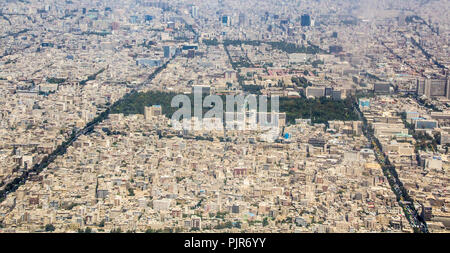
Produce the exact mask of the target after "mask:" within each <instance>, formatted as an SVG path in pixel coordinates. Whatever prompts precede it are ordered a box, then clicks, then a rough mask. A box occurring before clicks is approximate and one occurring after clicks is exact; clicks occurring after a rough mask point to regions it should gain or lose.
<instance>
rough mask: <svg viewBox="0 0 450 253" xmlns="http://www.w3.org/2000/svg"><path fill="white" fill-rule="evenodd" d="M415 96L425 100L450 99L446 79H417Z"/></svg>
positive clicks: (449, 85) (449, 88) (449, 89)
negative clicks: (425, 98)
mask: <svg viewBox="0 0 450 253" xmlns="http://www.w3.org/2000/svg"><path fill="white" fill-rule="evenodd" d="M416 93H417V95H419V96H425V97H427V98H434V97H445V98H447V99H450V84H449V80H448V78H426V79H417V90H416Z"/></svg>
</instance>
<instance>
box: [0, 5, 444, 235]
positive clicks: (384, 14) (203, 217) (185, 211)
mask: <svg viewBox="0 0 450 253" xmlns="http://www.w3.org/2000/svg"><path fill="white" fill-rule="evenodd" d="M449 9H450V4H449V3H448V1H445V0H434V1H432V0H428V1H426V0H424V1H421V0H410V1H395V0H383V1H381V0H380V1H370V0H362V1H351V0H342V1H332V0H320V1H313V0H281V1H280V0H278V1H275V0H264V1H258V0H245V1H244V0H206V1H201V0H189V1H188V0H171V1H159V0H121V1H119V0H109V1H106V0H95V1H88V0H66V1H55V0H28V1H14V0H9V1H2V2H1V3H0V92H1V94H2V96H0V105H1V106H0V233H40V232H42V233H44V232H45V233H50V232H55V233H158V232H163V233H181V232H184V233H186V232H189V233H244V232H245V233H371V232H375V233H448V232H449V229H450V193H449V192H448V190H449V186H448V182H449V179H450V176H448V170H449V168H450V153H449V146H450V79H449V76H448V75H449V69H448V68H449V66H450V36H449V35H450V19H449V17H448V12H449ZM197 90H200V94H197V93H196V92H197ZM177 95H185V96H186V97H187V98H190V97H194V96H196V95H199V96H200V97H206V96H211V95H214V96H216V98H223V99H222V100H223V101H225V99H224V98H225V97H229V96H239V95H242V96H248V95H257V96H260V97H267V98H269V100H270V102H269V103H268V104H269V105H270V109H271V110H272V112H262V111H257V112H254V111H252V110H251V109H247V107H246V106H244V108H243V109H242V110H243V113H242V117H243V118H245V119H246V121H245V122H237V121H238V120H237V118H238V114H239V113H234V111H233V112H229V111H227V112H220V113H219V114H217V115H216V116H215V117H213V118H209V117H206V116H205V117H202V116H203V115H204V113H205V111H202V110H200V112H199V113H200V117H189V118H183V124H184V125H189V126H194V125H196V124H198V123H200V124H202V123H203V126H210V125H208V124H207V123H208V122H211V121H213V122H220V124H219V126H221V127H222V126H223V127H222V128H220V127H219V128H216V127H215V128H213V127H203V128H195V127H193V128H189V129H178V128H176V127H174V126H175V125H176V122H175V121H174V118H173V116H174V115H176V114H177V113H176V111H177V110H178V109H179V108H177V106H174V105H173V104H174V101H175V100H174V98H175V97H176V96H177ZM274 97H277V98H279V111H277V112H274V103H271V102H274V101H275V99H274ZM192 101H196V100H194V99H192ZM227 101H228V100H227ZM276 101H277V102H278V100H276ZM203 102H204V101H201V103H200V107H202V105H204V104H203ZM214 104H215V106H217V103H214ZM196 106H198V104H195V103H194V104H192V108H193V109H192V112H193V115H194V116H195V113H194V111H195V110H196V109H195V107H196ZM227 106H228V104H227ZM206 107H209V106H206ZM211 107H212V105H211ZM218 107H221V106H218ZM223 107H225V103H223ZM231 107H232V108H234V104H233V105H232V106H231ZM231 107H230V108H231ZM188 109H191V105H190V106H189V108H188ZM219 109H222V108H219ZM189 111H191V110H189ZM196 112H198V111H196ZM230 113H232V114H230ZM253 114H254V115H256V116H255V117H256V119H257V120H255V123H256V124H257V127H255V128H248V127H246V126H248V124H249V122H247V120H249V119H248V118H249V116H248V115H253ZM266 114H267V115H268V116H269V118H271V119H272V120H273V119H274V118H276V119H277V120H276V121H272V123H273V122H275V125H274V127H275V128H274V129H276V131H274V129H265V128H264V127H262V123H260V118H261V117H263V116H266ZM229 115H232V116H231V118H232V119H233V120H232V122H231V124H233V126H234V125H235V124H236V125H239V123H242V127H236V128H227V127H226V126H225V125H226V124H225V123H224V117H226V116H229ZM227 124H228V122H227Z"/></svg>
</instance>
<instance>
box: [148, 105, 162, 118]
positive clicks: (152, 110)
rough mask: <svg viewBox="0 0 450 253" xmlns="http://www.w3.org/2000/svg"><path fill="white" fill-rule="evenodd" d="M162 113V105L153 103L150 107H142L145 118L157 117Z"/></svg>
mask: <svg viewBox="0 0 450 253" xmlns="http://www.w3.org/2000/svg"><path fill="white" fill-rule="evenodd" d="M160 115H162V107H161V106H160V105H153V106H150V107H147V106H146V107H145V108H144V117H145V120H150V119H152V118H153V117H157V116H160Z"/></svg>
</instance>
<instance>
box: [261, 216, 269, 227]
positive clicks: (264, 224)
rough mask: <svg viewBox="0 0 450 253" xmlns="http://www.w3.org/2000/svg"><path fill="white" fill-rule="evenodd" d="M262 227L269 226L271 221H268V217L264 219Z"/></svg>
mask: <svg viewBox="0 0 450 253" xmlns="http://www.w3.org/2000/svg"><path fill="white" fill-rule="evenodd" d="M262 225H263V227H265V226H267V225H269V221H268V220H267V217H265V218H264V220H263V222H262Z"/></svg>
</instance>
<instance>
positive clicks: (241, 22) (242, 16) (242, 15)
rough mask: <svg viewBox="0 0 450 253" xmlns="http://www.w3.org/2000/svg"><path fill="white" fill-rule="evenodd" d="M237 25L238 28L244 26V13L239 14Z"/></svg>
mask: <svg viewBox="0 0 450 253" xmlns="http://www.w3.org/2000/svg"><path fill="white" fill-rule="evenodd" d="M239 25H240V26H244V25H245V14H244V13H240V14H239Z"/></svg>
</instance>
